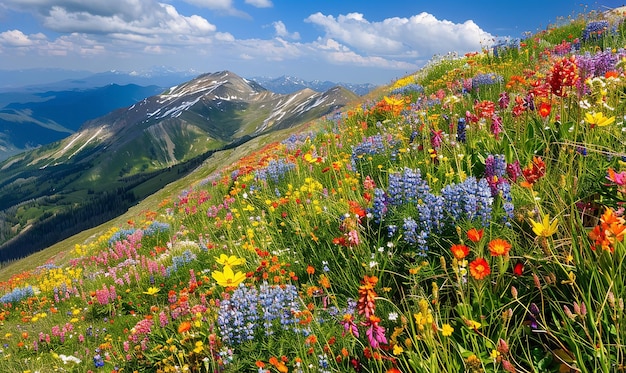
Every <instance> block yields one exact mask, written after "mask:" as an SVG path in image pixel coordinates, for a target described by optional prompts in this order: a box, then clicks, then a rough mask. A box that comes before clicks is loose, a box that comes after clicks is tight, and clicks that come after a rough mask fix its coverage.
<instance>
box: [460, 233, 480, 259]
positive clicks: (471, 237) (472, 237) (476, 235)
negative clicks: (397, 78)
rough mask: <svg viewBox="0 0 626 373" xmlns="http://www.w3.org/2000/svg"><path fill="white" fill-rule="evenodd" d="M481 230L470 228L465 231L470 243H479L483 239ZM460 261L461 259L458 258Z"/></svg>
mask: <svg viewBox="0 0 626 373" xmlns="http://www.w3.org/2000/svg"><path fill="white" fill-rule="evenodd" d="M483 233H484V230H483V229H476V228H472V229H470V230H469V231H467V238H468V239H469V240H470V241H472V242H479V241H480V240H481V239H482V238H483ZM459 259H462V258H459Z"/></svg>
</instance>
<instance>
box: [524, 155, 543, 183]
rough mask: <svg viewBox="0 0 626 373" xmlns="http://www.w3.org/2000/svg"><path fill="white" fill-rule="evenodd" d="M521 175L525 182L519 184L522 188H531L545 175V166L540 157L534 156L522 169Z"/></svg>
mask: <svg viewBox="0 0 626 373" xmlns="http://www.w3.org/2000/svg"><path fill="white" fill-rule="evenodd" d="M522 174H523V175H524V178H525V179H526V180H524V181H522V182H521V183H520V185H521V186H523V187H524V188H531V187H532V186H533V184H534V183H536V182H537V180H539V179H540V178H541V177H543V175H545V174H546V164H545V163H544V162H543V159H541V157H537V156H534V157H533V161H532V162H530V163H529V164H528V166H526V167H524V169H523V170H522Z"/></svg>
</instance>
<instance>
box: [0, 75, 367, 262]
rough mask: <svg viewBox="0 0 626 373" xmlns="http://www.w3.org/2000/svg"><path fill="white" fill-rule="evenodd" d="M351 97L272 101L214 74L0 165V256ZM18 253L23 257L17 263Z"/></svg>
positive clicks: (278, 97) (258, 89)
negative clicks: (229, 150)
mask: <svg viewBox="0 0 626 373" xmlns="http://www.w3.org/2000/svg"><path fill="white" fill-rule="evenodd" d="M357 97H358V96H356V95H355V94H354V93H352V92H350V91H348V90H347V89H345V88H342V87H335V88H333V89H330V90H329V91H327V92H323V93H320V92H316V91H314V90H311V89H303V90H300V91H298V92H296V93H293V94H277V93H274V92H271V91H269V90H267V89H265V88H264V87H262V86H260V85H259V84H258V83H256V82H254V81H252V80H248V79H245V78H242V77H240V76H238V75H236V74H234V73H232V72H230V71H221V72H216V73H208V74H202V75H199V76H198V77H196V78H194V79H192V80H190V81H188V82H185V83H182V84H179V85H176V86H172V87H170V88H169V89H167V90H165V91H163V92H161V93H160V94H158V95H154V96H150V97H146V98H144V99H142V100H141V101H139V102H136V103H135V104H133V105H131V106H128V107H125V108H120V109H117V110H114V111H112V112H110V113H108V114H106V115H104V116H101V117H99V118H96V119H93V120H89V121H87V122H85V123H84V124H83V125H82V126H81V127H80V128H79V129H78V130H77V131H76V132H75V133H73V134H71V135H70V136H68V137H67V138H64V139H62V140H59V141H57V142H55V143H52V144H48V145H44V146H41V147H39V148H37V149H33V150H31V151H27V152H25V153H22V154H19V155H17V156H14V157H12V158H10V159H8V160H6V161H4V162H0V200H2V201H3V202H2V203H1V204H0V215H1V216H0V217H1V218H2V219H0V220H1V221H2V222H3V223H2V226H0V257H2V258H3V259H4V260H6V259H10V258H14V257H16V255H18V254H19V255H18V256H25V255H26V254H28V253H29V252H34V251H37V250H38V249H39V248H42V247H44V246H43V242H41V244H40V245H34V244H33V243H32V242H35V241H37V240H32V239H31V240H28V238H29V237H35V236H36V235H39V236H42V235H47V234H49V232H48V230H50V229H52V228H51V227H53V226H56V227H65V225H66V224H65V223H64V222H67V221H74V220H76V219H79V218H81V217H82V218H84V219H85V222H75V224H74V225H70V226H69V227H67V228H59V230H61V231H63V229H66V232H67V234H70V233H75V232H74V230H75V229H76V228H77V227H78V225H80V226H81V228H82V229H85V226H83V224H86V220H89V219H90V221H91V223H93V224H97V223H100V222H102V221H103V220H102V219H97V217H98V216H101V217H102V218H103V219H104V218H107V219H110V218H111V213H112V211H114V212H115V214H119V213H122V212H123V211H125V209H127V208H128V207H129V206H130V205H132V204H134V203H136V201H138V200H140V199H141V198H143V197H145V196H147V195H149V194H151V193H154V192H155V191H157V190H159V189H160V188H161V187H163V185H165V184H166V183H167V182H170V181H172V180H175V179H176V178H179V177H180V176H181V175H184V174H186V173H187V172H190V171H191V170H192V169H193V168H194V167H197V166H198V165H199V164H200V163H201V162H202V161H204V159H206V158H207V157H209V156H210V155H211V154H213V153H214V152H215V151H218V150H221V149H231V148H234V147H236V146H238V145H240V144H243V143H245V142H247V141H249V140H250V139H253V138H255V137H258V136H260V135H264V134H269V133H272V132H275V131H279V130H283V129H287V128H291V127H294V126H298V125H301V124H304V123H306V122H309V121H313V120H315V119H317V118H320V117H322V116H324V115H327V114H330V113H332V112H334V111H336V110H339V109H340V108H342V107H344V106H346V105H347V104H348V103H349V102H352V101H353V100H356V99H357ZM18 207H19V208H18ZM69 211H71V214H70V213H69ZM87 217H89V218H87ZM55 220H62V221H57V222H56V225H54V223H55ZM27 227H30V228H29V229H27ZM37 227H39V230H38V228H37ZM42 230H45V232H43V231H42ZM21 232H23V233H24V234H21ZM55 234H56V233H55ZM61 236H63V235H61ZM61 236H54V237H52V236H50V237H51V238H50V239H49V240H48V241H50V242H48V241H46V244H47V245H49V244H50V243H51V242H52V243H53V242H56V241H57V240H58V239H60V237H61ZM65 236H67V235H65ZM16 237H17V238H16ZM40 241H45V240H40ZM28 242H31V243H28ZM25 245H26V246H25ZM18 246H20V247H21V248H24V247H28V249H27V250H26V251H28V252H24V253H18V254H16V253H15V250H16V248H17V247H18Z"/></svg>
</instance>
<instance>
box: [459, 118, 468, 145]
mask: <svg viewBox="0 0 626 373" xmlns="http://www.w3.org/2000/svg"><path fill="white" fill-rule="evenodd" d="M456 138H457V140H459V141H460V142H462V143H465V142H466V141H467V126H466V125H465V118H459V121H458V122H457V124H456Z"/></svg>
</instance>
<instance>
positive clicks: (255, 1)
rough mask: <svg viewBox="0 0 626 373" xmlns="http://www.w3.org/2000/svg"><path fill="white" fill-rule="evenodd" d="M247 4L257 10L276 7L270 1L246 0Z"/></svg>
mask: <svg viewBox="0 0 626 373" xmlns="http://www.w3.org/2000/svg"><path fill="white" fill-rule="evenodd" d="M246 4H249V5H252V6H254V7H257V8H271V7H273V6H274V4H272V2H271V1H270V0H246Z"/></svg>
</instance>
